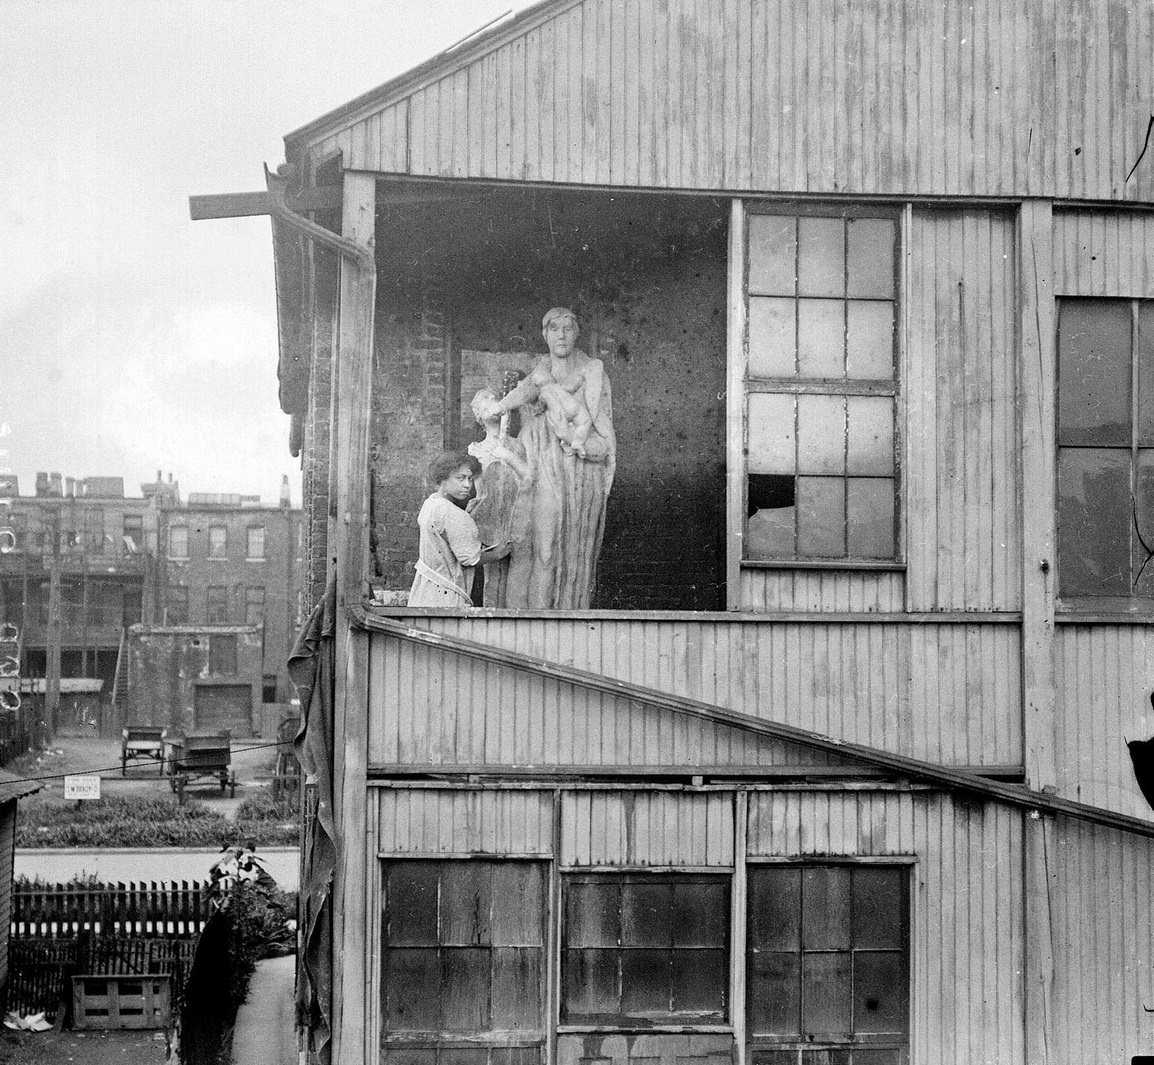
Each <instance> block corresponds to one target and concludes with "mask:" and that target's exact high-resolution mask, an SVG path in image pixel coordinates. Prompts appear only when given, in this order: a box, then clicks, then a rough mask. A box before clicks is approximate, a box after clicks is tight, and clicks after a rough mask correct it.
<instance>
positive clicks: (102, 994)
mask: <svg viewBox="0 0 1154 1065" xmlns="http://www.w3.org/2000/svg"><path fill="white" fill-rule="evenodd" d="M170 980H171V977H169V976H167V975H163V976H161V975H156V974H147V975H133V974H128V973H100V974H96V973H85V974H82V975H80V976H74V977H73V978H72V1019H73V1023H74V1024H75V1026H76V1027H77V1028H167V1027H168V1026H169V1022H170V1021H171V1019H172V994H171V990H170V987H169V983H170Z"/></svg>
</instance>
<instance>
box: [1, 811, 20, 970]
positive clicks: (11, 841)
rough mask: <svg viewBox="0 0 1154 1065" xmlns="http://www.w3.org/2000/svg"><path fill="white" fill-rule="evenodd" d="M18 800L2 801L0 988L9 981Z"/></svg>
mask: <svg viewBox="0 0 1154 1065" xmlns="http://www.w3.org/2000/svg"><path fill="white" fill-rule="evenodd" d="M15 843H16V802H15V801H12V802H0V988H2V987H4V986H5V985H6V984H7V983H8V931H9V926H10V925H11V923H12V866H13V850H12V848H13V847H14V846H15Z"/></svg>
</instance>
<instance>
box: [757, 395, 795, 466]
mask: <svg viewBox="0 0 1154 1065" xmlns="http://www.w3.org/2000/svg"><path fill="white" fill-rule="evenodd" d="M795 402H796V401H795V399H794V397H793V396H782V395H771V394H765V393H762V392H754V393H751V394H750V397H749V437H748V443H747V450H748V459H747V467H748V469H749V472H750V473H793V472H794V470H795V469H796V468H797V459H796V456H795V454H794V447H795V444H794V403H795Z"/></svg>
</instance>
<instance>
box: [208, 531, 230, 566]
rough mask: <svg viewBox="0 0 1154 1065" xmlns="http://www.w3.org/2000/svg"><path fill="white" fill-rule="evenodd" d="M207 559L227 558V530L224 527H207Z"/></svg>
mask: <svg viewBox="0 0 1154 1065" xmlns="http://www.w3.org/2000/svg"><path fill="white" fill-rule="evenodd" d="M208 557H209V558H228V528H227V526H224V525H210V526H209V527H208Z"/></svg>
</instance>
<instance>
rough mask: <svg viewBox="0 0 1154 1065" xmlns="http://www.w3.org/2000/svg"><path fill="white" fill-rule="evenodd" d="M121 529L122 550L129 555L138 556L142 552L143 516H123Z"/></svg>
mask: <svg viewBox="0 0 1154 1065" xmlns="http://www.w3.org/2000/svg"><path fill="white" fill-rule="evenodd" d="M123 528H124V550H125V551H127V552H128V553H129V554H130V555H135V554H139V553H140V552H141V551H143V550H144V516H143V515H142V514H125V515H124V526H123Z"/></svg>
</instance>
